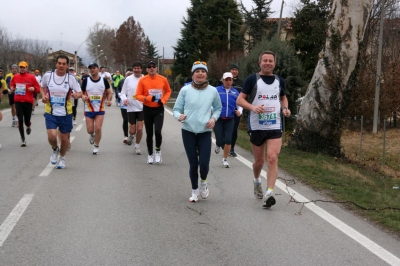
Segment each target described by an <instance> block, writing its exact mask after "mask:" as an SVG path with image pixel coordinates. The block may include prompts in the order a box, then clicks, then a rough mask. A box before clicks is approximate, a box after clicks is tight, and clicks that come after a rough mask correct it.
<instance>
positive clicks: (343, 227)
mask: <svg viewBox="0 0 400 266" xmlns="http://www.w3.org/2000/svg"><path fill="white" fill-rule="evenodd" d="M236 159H238V160H239V161H241V162H242V163H243V164H245V165H246V166H248V167H249V168H250V169H253V164H252V163H251V162H249V161H248V160H247V159H245V158H243V157H242V156H240V155H239V154H238V156H237V157H236ZM261 175H263V176H264V178H265V179H266V178H267V173H266V172H265V171H264V170H263V171H261ZM276 186H277V187H279V188H280V189H281V190H282V191H283V192H284V193H286V194H288V195H290V196H292V197H293V198H294V199H295V200H297V201H299V202H309V201H310V200H309V199H307V198H305V197H304V196H302V195H301V194H299V193H298V192H296V191H295V190H294V189H292V188H290V187H286V184H284V183H283V182H282V181H280V180H276ZM286 188H287V190H286ZM289 193H290V194H289ZM305 206H306V207H307V208H308V209H310V210H311V211H312V212H314V213H315V214H316V215H318V216H319V217H321V218H322V219H324V220H325V221H327V222H328V223H330V224H331V225H333V226H334V227H336V228H337V229H339V230H340V231H342V232H343V233H344V234H346V235H348V236H349V237H350V238H352V239H354V240H355V241H357V242H358V243H359V244H361V245H362V246H364V247H365V248H366V249H368V250H369V251H371V252H372V253H373V254H375V255H376V256H378V257H379V258H381V259H382V260H384V261H386V262H387V263H389V264H390V265H400V259H399V258H398V257H396V256H395V255H393V254H392V253H390V252H389V251H387V250H386V249H384V248H383V247H381V246H379V245H378V244H376V243H375V242H373V241H372V240H370V239H369V238H367V237H366V236H364V235H362V234H361V233H359V232H358V231H356V230H355V229H353V228H352V227H350V226H348V225H347V224H345V223H344V222H342V221H340V220H339V219H337V218H336V217H334V216H333V215H331V214H330V213H328V212H327V211H325V210H324V209H322V208H320V207H318V206H317V205H315V204H314V203H307V204H305Z"/></svg>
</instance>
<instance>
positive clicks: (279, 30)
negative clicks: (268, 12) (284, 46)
mask: <svg viewBox="0 0 400 266" xmlns="http://www.w3.org/2000/svg"><path fill="white" fill-rule="evenodd" d="M284 3H285V1H284V0H282V5H281V14H280V16H279V22H278V41H279V40H280V37H281V25H282V12H283V4H284Z"/></svg>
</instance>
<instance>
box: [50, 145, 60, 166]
mask: <svg viewBox="0 0 400 266" xmlns="http://www.w3.org/2000/svg"><path fill="white" fill-rule="evenodd" d="M59 153H60V148H59V147H57V149H56V150H53V153H52V154H51V156H50V163H51V164H56V163H57V161H58V154H59Z"/></svg>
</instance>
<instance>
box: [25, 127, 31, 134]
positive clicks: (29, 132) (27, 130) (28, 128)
mask: <svg viewBox="0 0 400 266" xmlns="http://www.w3.org/2000/svg"><path fill="white" fill-rule="evenodd" d="M31 132H32V129H31V128H30V127H27V128H26V134H28V135H30V134H31Z"/></svg>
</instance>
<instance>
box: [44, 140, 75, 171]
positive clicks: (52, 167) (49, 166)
mask: <svg viewBox="0 0 400 266" xmlns="http://www.w3.org/2000/svg"><path fill="white" fill-rule="evenodd" d="M74 139H75V137H70V138H69V142H70V143H72V141H74ZM55 166H56V165H54V164H51V163H49V164H48V165H47V166H46V168H44V169H43V171H42V172H41V173H40V175H39V176H48V175H49V174H50V173H51V171H53V169H54V168H55Z"/></svg>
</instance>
